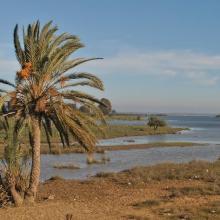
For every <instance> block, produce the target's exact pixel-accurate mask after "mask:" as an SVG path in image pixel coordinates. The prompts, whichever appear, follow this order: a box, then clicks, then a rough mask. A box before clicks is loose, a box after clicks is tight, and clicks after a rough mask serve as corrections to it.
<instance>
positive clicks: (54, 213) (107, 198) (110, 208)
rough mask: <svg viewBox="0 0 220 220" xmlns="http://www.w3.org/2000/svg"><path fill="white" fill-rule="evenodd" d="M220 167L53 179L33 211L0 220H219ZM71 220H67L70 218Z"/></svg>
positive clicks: (15, 211)
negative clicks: (80, 178) (80, 179)
mask: <svg viewBox="0 0 220 220" xmlns="http://www.w3.org/2000/svg"><path fill="white" fill-rule="evenodd" d="M219 207H220V161H216V162H215V163H208V162H191V163H188V164H162V165H156V166H152V167H137V168H134V169H131V170H127V171H123V172H120V173H100V174H98V175H97V176H96V177H94V178H92V179H90V180H88V181H74V180H63V179H61V178H53V179H52V180H48V181H47V182H45V183H44V184H41V186H40V192H39V195H38V203H37V204H36V205H34V206H28V207H27V206H26V207H20V208H5V209H1V210H0V219H1V220H5V219H6V220H9V219H10V220H20V219H22V220H30V219H33V220H35V219H36V220H42V219H43V220H50V219H51V220H58V219H59V220H66V219H68V218H69V219H70V218H71V216H72V219H74V220H84V219H85V220H87V219H89V220H90V219H91V220H93V219H96V220H97V219H100V220H102V219H109V220H114V219H116V220H117V219H127V220H128V219H130V220H131V219H133V220H134V219H136V220H147V219H148V220H149V219H150V220H157V219H162V220H169V219H170V220H173V219H182V220H183V219H192V220H203V219H204V220H205V219H210V220H218V219H220V208H219ZM67 215H68V218H67Z"/></svg>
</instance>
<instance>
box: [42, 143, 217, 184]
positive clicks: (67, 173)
mask: <svg viewBox="0 0 220 220" xmlns="http://www.w3.org/2000/svg"><path fill="white" fill-rule="evenodd" d="M96 156H97V158H98V156H100V155H96ZM107 156H108V157H109V158H110V159H111V161H110V162H107V163H106V164H94V165H87V164H86V157H85V154H66V155H42V163H41V166H42V172H41V180H42V181H44V180H46V179H48V178H50V177H51V176H57V175H58V176H62V177H63V178H66V179H85V178H87V177H89V176H93V175H95V174H96V173H99V172H117V171H121V170H124V169H129V168H132V167H135V166H142V165H153V164H158V163H163V162H175V163H181V162H188V161H192V160H207V161H213V160H216V159H218V157H219V156H220V146H218V145H208V146H195V147H161V148H150V149H141V150H127V151H109V152H107ZM71 163H74V164H75V165H77V166H80V169H78V170H68V169H62V170H60V169H54V168H53V165H55V164H71Z"/></svg>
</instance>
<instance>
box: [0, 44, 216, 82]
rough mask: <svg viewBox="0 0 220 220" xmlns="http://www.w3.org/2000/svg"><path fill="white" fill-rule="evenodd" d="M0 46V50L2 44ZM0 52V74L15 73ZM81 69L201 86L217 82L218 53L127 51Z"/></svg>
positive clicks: (12, 62) (13, 65)
mask: <svg viewBox="0 0 220 220" xmlns="http://www.w3.org/2000/svg"><path fill="white" fill-rule="evenodd" d="M0 47H1V48H2V49H3V47H2V46H1V45H0ZM7 47H8V46H7ZM1 51H4V50H1ZM1 54H2V53H0V74H4V75H14V73H15V72H16V70H18V68H19V66H18V63H17V61H16V60H15V59H12V58H10V59H9V58H6V57H4V56H2V55H1ZM82 69H88V70H89V71H94V72H95V73H101V74H137V75H138V74H142V75H143V74H144V75H152V76H156V77H161V76H163V77H181V78H185V79H188V80H189V81H192V82H194V83H197V84H200V85H205V86H212V85H215V84H217V83H218V82H220V55H209V54H202V53H196V52H193V51H190V50H182V51H175V50H173V51H148V52H138V51H136V50H126V52H120V53H117V54H116V55H114V56H112V57H106V58H105V59H104V60H101V61H97V62H89V63H88V64H86V65H84V67H82ZM9 77H10V76H9Z"/></svg>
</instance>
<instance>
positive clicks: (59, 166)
mask: <svg viewBox="0 0 220 220" xmlns="http://www.w3.org/2000/svg"><path fill="white" fill-rule="evenodd" d="M53 168H55V169H69V170H77V169H80V167H79V166H76V165H74V164H55V165H53Z"/></svg>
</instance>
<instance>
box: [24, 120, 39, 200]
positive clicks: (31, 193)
mask: <svg viewBox="0 0 220 220" xmlns="http://www.w3.org/2000/svg"><path fill="white" fill-rule="evenodd" d="M31 123H32V134H33V143H32V146H31V147H32V165H31V175H30V184H29V188H28V190H27V192H26V196H25V200H26V201H28V202H31V203H33V202H34V200H35V198H36V194H37V189H38V185H39V181H40V142H41V131H40V121H39V118H38V117H36V116H35V117H32V120H31Z"/></svg>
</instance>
